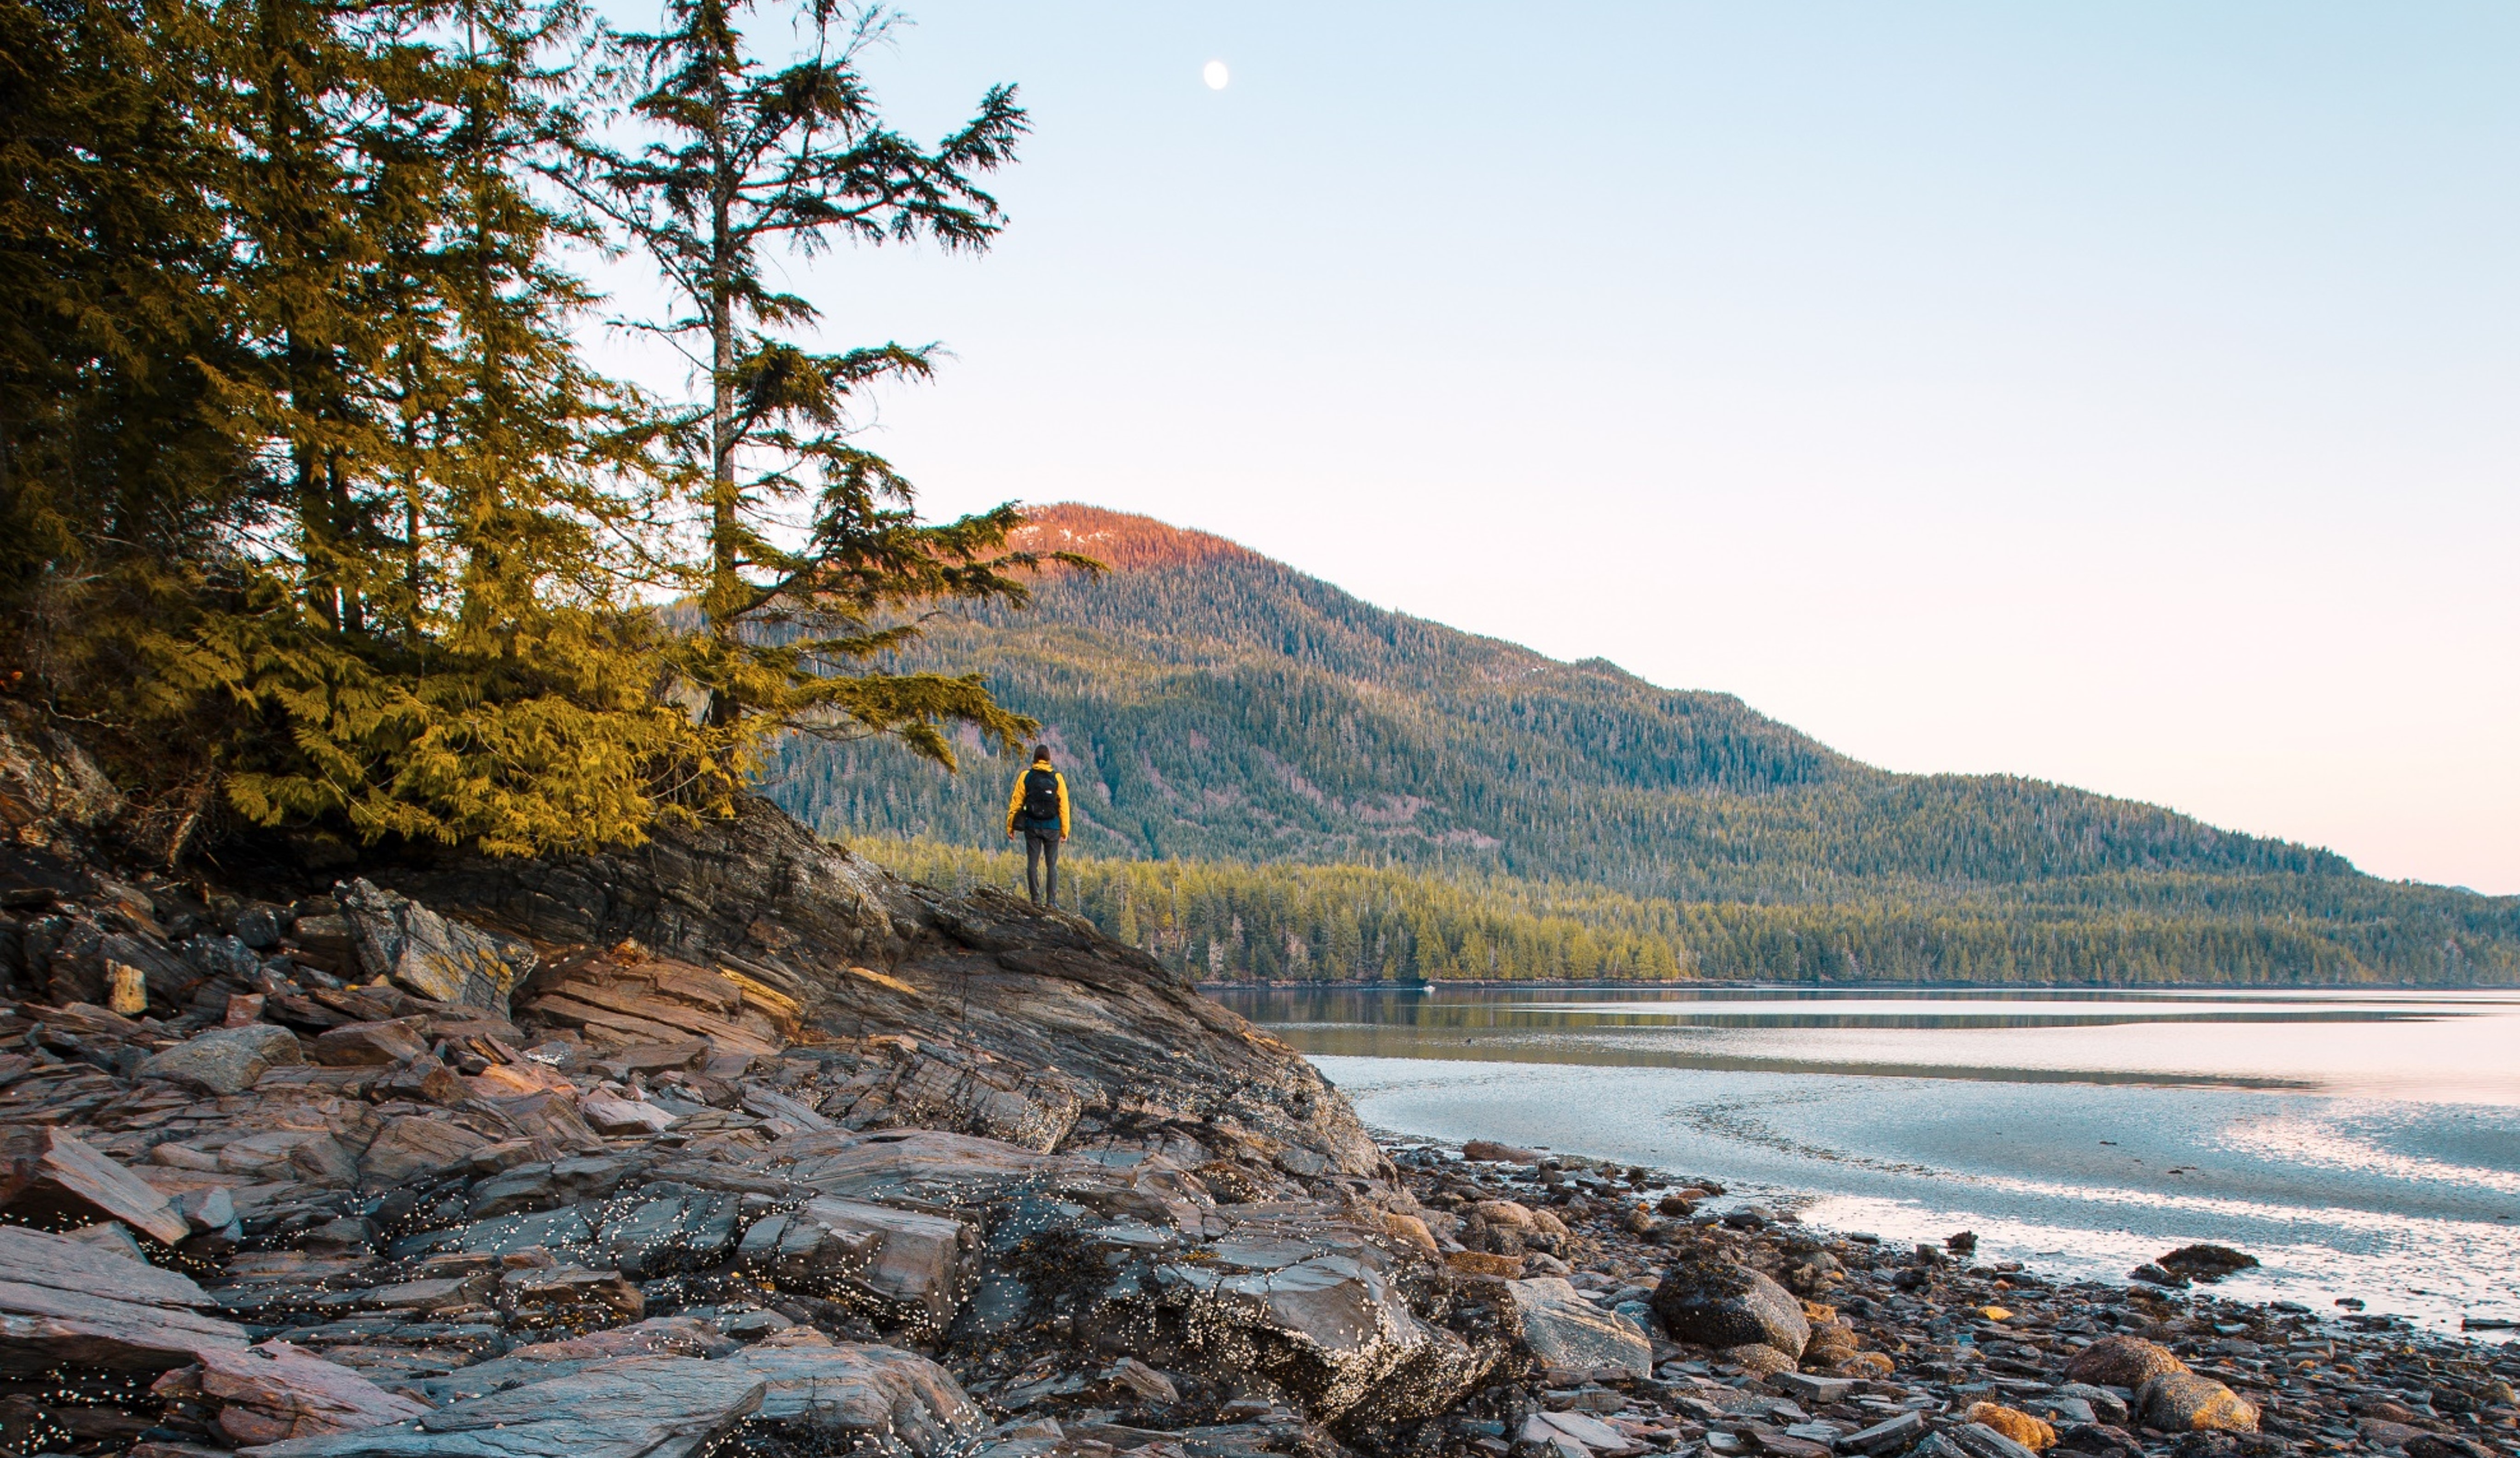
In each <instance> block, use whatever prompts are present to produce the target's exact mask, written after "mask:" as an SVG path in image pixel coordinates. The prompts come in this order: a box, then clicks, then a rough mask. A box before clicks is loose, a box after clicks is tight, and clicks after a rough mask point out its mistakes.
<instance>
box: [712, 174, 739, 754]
mask: <svg viewBox="0 0 2520 1458" xmlns="http://www.w3.org/2000/svg"><path fill="white" fill-rule="evenodd" d="M719 165H720V168H721V172H720V175H719V177H718V179H717V183H718V188H717V199H716V208H715V211H714V213H713V215H712V217H711V219H710V222H711V225H712V231H711V233H710V237H709V277H708V289H709V300H708V323H709V590H708V597H707V599H706V602H705V604H704V608H703V612H704V615H705V617H706V618H707V620H708V630H709V631H710V632H711V633H714V634H716V635H717V637H718V639H719V641H722V642H727V643H732V642H733V641H735V637H736V634H737V632H738V631H739V630H740V628H741V627H742V623H741V620H740V614H741V613H742V592H743V582H742V575H741V574H742V565H743V564H742V557H741V555H740V552H739V550H738V548H739V539H740V536H741V532H742V511H741V509H740V508H741V506H742V503H741V501H740V499H739V498H738V496H737V493H736V488H735V447H736V441H735V286H734V281H733V280H732V279H731V278H730V277H729V276H730V274H731V273H732V271H733V267H734V260H733V259H731V258H730V257H729V256H728V249H729V247H730V240H729V237H728V234H729V230H730V228H731V226H732V219H731V217H730V211H731V209H732V207H733V203H734V199H733V196H732V184H733V179H731V178H728V177H726V176H725V175H724V171H723V169H724V167H725V166H726V163H725V162H724V160H723V159H721V161H720V163H719ZM741 716H742V704H741V703H739V702H738V701H737V699H736V696H735V694H734V693H733V692H732V691H731V690H730V689H729V688H728V687H727V686H726V685H723V684H718V685H711V686H710V688H709V706H708V717H709V724H710V725H711V726H712V727H713V728H717V729H730V728H733V727H734V725H735V722H736V720H737V719H738V718H739V717H741Z"/></svg>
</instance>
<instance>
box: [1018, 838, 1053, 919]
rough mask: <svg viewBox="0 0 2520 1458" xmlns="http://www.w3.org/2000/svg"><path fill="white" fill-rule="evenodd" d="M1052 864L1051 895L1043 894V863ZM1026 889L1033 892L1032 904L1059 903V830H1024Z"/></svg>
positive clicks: (1047, 904)
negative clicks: (1044, 895) (1045, 896)
mask: <svg viewBox="0 0 2520 1458" xmlns="http://www.w3.org/2000/svg"><path fill="white" fill-rule="evenodd" d="M1043 862H1049V865H1050V895H1049V896H1048V897H1047V898H1044V897H1043V895H1042V881H1041V872H1042V863H1043ZM1024 890H1026V891H1028V892H1030V893H1032V904H1033V905H1034V906H1057V905H1058V832H1057V831H1056V830H1052V831H1047V832H1045V831H1040V830H1027V831H1025V832H1024Z"/></svg>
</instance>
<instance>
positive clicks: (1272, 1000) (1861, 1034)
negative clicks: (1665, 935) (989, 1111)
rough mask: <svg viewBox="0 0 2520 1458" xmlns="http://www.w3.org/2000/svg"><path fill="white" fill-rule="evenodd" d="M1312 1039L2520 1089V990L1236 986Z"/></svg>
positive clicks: (1590, 1054) (2037, 1075)
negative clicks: (2519, 1061) (2517, 1052)
mask: <svg viewBox="0 0 2520 1458" xmlns="http://www.w3.org/2000/svg"><path fill="white" fill-rule="evenodd" d="M1218 995H1219V996H1220V997H1221V998H1222V999H1223V1000H1225V1001H1226V1002H1227V1003H1228V1004H1229V1005H1231V1006H1233V1007H1235V1008H1236V1009H1237V1010H1238V1011H1240V1012H1241V1013H1243V1015H1244V1016H1246V1017H1249V1018H1250V1019H1252V1021H1254V1022H1256V1023H1259V1024H1261V1025H1262V1026H1264V1027H1267V1028H1268V1029H1269V1030H1270V1031H1271V1032H1273V1033H1275V1034H1276V1035H1277V1036H1278V1037H1280V1038H1283V1039H1284V1040H1285V1041H1286V1042H1287V1043H1289V1044H1290V1045H1292V1046H1294V1047H1295V1048H1296V1049H1298V1050H1299V1051H1302V1052H1305V1053H1310V1054H1316V1055H1326V1056H1350V1057H1397V1058H1431V1059H1444V1060H1455V1061H1460V1060H1470V1061H1503V1062H1516V1063H1549V1064H1575V1065H1584V1064H1591V1065H1598V1066H1603V1067H1620V1068H1651V1067H1661V1068H1686V1069H1708V1070H1731V1071H1742V1072H1748V1071H1761V1072H1777V1073H1833V1074H1867V1075H1880V1076H1884V1077H1904V1078H1934V1079H1994V1080H2001V1081H2008V1082H2093V1083H2130V1084H2155V1085H2198V1084H2204V1085H2220V1086H2228V1087H2234V1088H2260V1089H2314V1088H2316V1089H2331V1090H2332V1089H2341V1088H2359V1089H2363V1090H2366V1091H2368V1090H2376V1089H2380V1088H2383V1087H2388V1088H2393V1089H2402V1088H2404V1087H2406V1086H2408V1085H2409V1084H2410V1083H2428V1084H2429V1085H2431V1086H2433V1087H2434V1088H2435V1089H2436V1090H2437V1091H2439V1092H2441V1093H2442V1096H2447V1097H2455V1098H2468V1099H2477V1098H2482V1099H2485V1100H2488V1101H2496V1102H2500V1101H2505V1100H2507V1099H2512V1098H2520V1067H2515V1060H2514V1059H2513V1058H2512V1057H2511V1056H2510V1051H2509V1050H2510V1049H2511V1048H2513V1047H2514V1046H2520V1039H2514V1038H2513V1037H2512V1036H2513V1035H2514V1034H2515V1033H2520V1026H2515V1022H2516V1021H2520V994H2514V993H2511V992H2505V991H2479V992H2453V993H2446V994H2444V993H2422V994H2413V993H2394V992H2364V991H2344V992H2337V991H2310V992H2300V991H2289V990H2286V991H2260V990H2214V991H2205V992H2189V991H2169V992H2093V991H2091V990H2088V989H2072V990H2055V991H2047V990H1989V991H1957V992H1955V991H1949V990H1940V989H1935V990H1914V989H1806V988H1671V989H1643V990H1640V989H1634V988H1615V989H1573V990H1570V989H1563V988H1549V989H1511V988H1439V989H1435V990H1432V991H1421V990H1417V989H1360V988H1268V989H1238V990H1231V991H1226V992H1223V993H1220V994H1218Z"/></svg>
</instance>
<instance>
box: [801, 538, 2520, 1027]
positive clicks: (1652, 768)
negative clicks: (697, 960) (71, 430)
mask: <svg viewBox="0 0 2520 1458" xmlns="http://www.w3.org/2000/svg"><path fill="white" fill-rule="evenodd" d="M1015 540H1016V541H1017V542H1018V543H1019V544H1021V545H1024V546H1027V547H1030V548H1033V549H1035V550H1040V551H1055V550H1066V551H1074V552H1084V553H1088V554H1091V555H1093V556H1095V557H1097V558H1099V559H1101V560H1103V561H1105V562H1107V563H1108V564H1109V565H1110V567H1111V569H1112V570H1111V571H1109V572H1108V573H1106V574H1104V575H1102V577H1100V578H1088V577H1084V576H1080V575H1076V574H1072V573H1067V572H1056V573H1054V574H1052V575H1050V576H1049V577H1047V578H1046V579H1045V580H1043V581H1041V582H1040V583H1039V584H1038V586H1037V588H1036V591H1035V593H1034V596H1033V600H1032V605H1031V607H1030V609H1029V610H1028V611H1025V612H1023V613H1020V614H1017V613H1012V612H1008V611H1003V610H999V609H994V608H983V609H981V610H978V611H975V612H972V613H970V614H968V615H967V616H965V617H963V618H961V619H959V620H955V621H948V622H940V623H938V624H935V625H931V627H930V629H929V632H928V635H927V638H926V640H925V641H924V644H923V645H922V647H921V648H920V649H918V650H917V653H916V654H913V655H910V656H907V657H906V658H905V659H904V660H903V661H904V662H905V663H906V664H910V665H918V664H921V663H923V662H926V661H929V660H928V659H927V658H925V657H923V656H921V655H928V654H932V655H935V659H934V661H937V662H944V661H949V660H950V661H951V662H953V663H955V664H958V665H964V666H967V667H970V668H975V669H978V670H980V671H982V672H983V673H985V675H986V677H987V680H988V683H989V684H990V685H991V687H992V689H993V690H994V691H995V692H996V694H997V695H998V697H999V698H1000V699H1001V700H1002V701H1003V702H1005V703H1006V704H1007V705H1008V706H1009V707H1010V708H1012V709H1016V710H1019V711H1021V712H1023V713H1026V714H1029V715H1032V716H1035V717H1037V718H1039V719H1040V720H1041V721H1042V722H1043V724H1044V725H1045V726H1046V728H1045V730H1044V734H1045V737H1046V738H1047V740H1048V742H1049V743H1051V744H1052V746H1053V747H1054V748H1055V749H1056V750H1057V753H1058V755H1059V757H1060V764H1061V767H1062V768H1063V770H1064V771H1065V773H1067V775H1068V778H1069V784H1070V788H1071V791H1072V793H1073V797H1074V800H1075V805H1076V812H1077V835H1076V841H1075V845H1074V851H1075V852H1076V853H1080V854H1081V855H1082V856H1083V857H1090V858H1093V863H1092V865H1091V866H1090V867H1087V868H1085V869H1084V873H1083V876H1082V881H1081V884H1082V885H1083V887H1084V888H1085V891H1086V896H1087V901H1086V909H1087V911H1088V914H1090V915H1092V916H1093V917H1095V919H1096V920H1097V921H1098V923H1100V924H1101V925H1102V926H1103V927H1104V928H1105V929H1106V930H1109V931H1112V932H1113V933H1114V934H1115V935H1121V936H1123V937H1125V938H1126V939H1127V940H1130V941H1133V942H1140V943H1142V944H1146V945H1149V946H1150V947H1152V948H1153V950H1156V951H1157V952H1158V954H1160V955H1163V956H1165V957H1166V958H1167V959H1168V960H1171V961H1175V962H1177V963H1180V964H1183V965H1193V966H1198V967H1205V968H1207V969H1209V970H1211V971H1213V972H1215V973H1216V974H1217V975H1223V976H1252V977H1283V976H1303V977H1343V978H1353V977H1366V978H1374V977H1383V976H1395V977H1412V976H1421V975H1423V976H1499V977H1517V976H1519V977H1529V976H1548V977H1556V976H1568V977H1596V976H1599V977H1624V976H1649V977H1650V976H1670V975H1696V976H1762V977H1771V976H1772V977H1787V978H1818V977H1828V978H1840V977H1866V978H1874V977H1877V978H1896V979H1919V978H1922V979H1954V980H1961V981H1978V980H1984V981H1999V980H2002V981H2012V980H2030V981H2040V980H2054V981H2075V982H2082V981H2099V982H2161V981H2181V980H2186V981H2219V980H2243V981H2271V982H2325V981H2343V980H2354V979H2358V978H2366V977H2374V978H2381V979H2385V980H2390V981H2427V982H2430V981H2448V982H2466V981H2478V980H2500V979H2508V978H2511V977H2514V976H2515V975H2520V900H2515V899H2511V898H2487V897H2478V896H2472V895H2468V894H2466V893H2463V892H2458V891H2453V890H2447V889H2442V888H2434V887H2422V886H2410V885H2399V884H2393V883H2389V882H2383V881H2379V880H2377V879H2374V878H2372V877H2368V876H2364V875H2363V874H2361V873H2359V872H2357V871H2356V870H2355V869H2354V867H2353V866H2352V865H2351V864H2350V863H2348V862H2346V861H2345V860H2343V859H2342V858H2341V857H2338V856H2335V855H2332V854H2330V853H2327V852H2324V851H2318V850H2313V849H2310V848H2307V847H2303V846H2298V845H2292V844H2288V843H2285V842H2281V841H2273V840H2267V839H2262V838H2258V837H2252V836H2244V835H2234V834H2230V833H2228V832H2225V831H2221V830H2217V829H2215V828H2214V827H2212V826H2210V825H2206V824H2203V823H2201V822H2199V821H2197V820H2194V819H2192V818H2189V817H2184V816H2181V815H2177V814H2175V813H2173V812H2170V811H2167V810H2163V809H2160V808H2158V807H2154V806H2149V805H2141V804H2137V803H2134V802H2130V801H2125V800H2116V799H2110V798H2107V797H2103V796H2098V795H2092V794H2087V793H2084V792H2082V791H2078V790H2074V789H2070V788H2067V787H2064V786H2059V785H2052V784H2045V783H2040V782H2037V781H2032V780H2026V779H2020V778H2016V777H2011V776H2002V775H1903V774H1893V773H1885V772H1882V771H1878V770H1874V769H1871V768H1869V767H1868V766H1865V765H1862V764H1859V763H1857V762H1855V761H1853V760H1850V759H1847V758H1846V757H1844V756H1842V755H1839V754H1836V753H1833V752H1832V751H1830V750H1828V749H1827V748H1825V747H1824V746H1823V745H1821V744H1818V743H1816V742H1814V741H1813V740H1811V739H1810V738H1808V737H1807V736H1805V735H1802V734H1800V733H1798V732H1796V731H1794V730H1793V729H1789V728H1787V727H1785V726H1783V725H1779V724H1777V723H1776V722H1774V721H1772V720H1769V719H1766V718H1763V717H1761V716H1760V715H1758V714H1756V713H1754V712H1752V711H1751V710H1750V709H1749V708H1747V707H1746V706H1744V705H1743V704H1741V703H1740V702H1739V701H1738V700H1737V699H1733V698H1732V697H1729V696H1726V695H1722V694H1714V693H1694V692H1673V691H1669V690H1665V689H1661V688H1658V687H1655V686H1654V685H1649V684H1646V683H1644V682H1643V681H1642V680H1640V679H1637V678H1636V677H1634V676H1633V675H1630V674H1627V673H1624V672H1622V671H1621V670H1619V669H1617V668H1616V667H1614V666H1612V665H1609V664H1606V663H1600V662H1589V663H1577V664H1565V663H1558V662H1555V661H1553V660H1551V659H1548V658H1545V657H1543V656H1541V655H1539V654H1536V653H1532V652H1530V651H1528V650H1526V649H1523V648H1519V647H1516V646H1514V645H1512V644H1510V643H1505V642H1500V641H1494V640H1489V639H1482V638H1477V637H1473V636H1471V635H1468V634H1463V633H1460V632H1457V631H1454V630H1451V629H1447V628H1444V627H1442V626H1440V625H1437V624H1432V623H1427V622H1423V621H1420V620H1418V619H1414V618H1410V617H1407V616H1405V615H1403V614H1399V613H1393V612H1387V611H1384V610H1382V609H1379V608H1375V607H1373V606H1371V605H1369V604H1367V603H1364V602H1360V601H1358V600H1357V599H1355V598H1354V597H1351V596H1347V595H1346V594H1343V593H1341V592H1339V591H1338V590H1337V589H1335V588H1333V587H1331V586H1329V585H1328V584H1326V583H1322V582H1319V581H1317V580H1314V579H1311V578H1307V577H1305V576H1303V575H1302V574H1300V573H1297V572H1295V571H1293V570H1291V569H1289V568H1287V567H1284V566H1283V565H1281V564H1279V563H1276V562H1272V561H1269V560H1267V559H1265V558H1263V557H1260V556H1258V555H1257V554H1255V553H1252V552H1247V551H1245V550H1243V549H1241V548H1238V547H1236V546H1234V545H1233V544H1231V543H1226V542H1223V541H1220V540H1218V539H1216V538H1213V537H1207V536H1203V535H1200V534H1197V533H1189V532H1180V531H1176V530H1174V529H1172V528H1169V527H1166V526H1163V525H1161V524H1159V523H1154V522H1150V521H1147V520H1145V519H1144V518H1138V517H1126V516H1119V515H1115V514H1113V513H1109V512H1102V511H1098V510H1093V509H1091V508H1074V507H1059V508H1049V509H1046V510H1042V511H1038V512H1035V513H1034V514H1033V518H1032V523H1031V524H1030V525H1028V526H1026V527H1024V528H1022V529H1020V530H1019V532H1018V533H1017V535H1016V538H1015ZM966 768H967V773H964V774H962V775H959V776H948V775H944V774H941V773H935V772H934V771H932V770H931V769H929V768H927V767H925V766H922V765H917V764H914V763H913V762H911V761H910V760H909V758H908V757H907V756H905V755H903V754H902V753H900V752H899V751H898V750H896V749H893V748H891V747H890V746H887V745H884V744H881V743H877V742H868V743H858V744H845V745H834V744H829V743H807V742H804V741H797V740H790V741H787V742H784V743H782V744H781V745H779V746H777V747H775V748H774V750H773V751H772V759H771V764H770V769H769V774H768V783H769V785H770V788H771V791H772V793H773V794H774V796H775V797H776V798H778V799H780V800H781V801H782V803H784V804H786V805H787V807H788V808H789V809H790V810H792V811H794V812H796V813H797V814H798V815H800V816H801V817H804V818H805V819H806V820H807V821H808V822H809V823H812V824H814V825H816V826H817V827H818V828H820V829H822V830H823V831H824V832H825V833H827V834H832V835H837V836H842V837H845V838H849V839H851V840H852V841H853V842H854V843H856V844H859V845H861V846H863V847H866V848H868V849H870V850H871V851H872V852H873V853H875V854H877V855H879V856H882V857H886V858H889V859H897V860H904V861H905V863H909V864H914V865H916V866H918V867H919V868H920V869H921V871H922V873H927V872H934V873H936V874H939V875H945V876H948V877H949V878H959V877H967V876H977V875H981V874H983V873H988V874H995V873H996V872H995V871H992V870H987V869H986V868H987V867H988V866H990V865H992V864H994V862H985V861H982V860H977V859H967V858H966V857H964V856H963V855H961V854H960V853H952V852H949V851H947V850H945V849H944V848H945V847H950V846H964V847H996V846H999V845H1001V844H1002V843H1003V842H1002V839H1001V837H1002V835H1003V821H1004V817H1005V795H1006V778H1007V776H1009V775H1011V774H1012V771H1013V768H1014V767H1013V766H1012V764H1009V763H1004V762H1000V763H998V764H996V765H994V766H992V765H991V764H990V763H989V762H987V761H985V760H981V759H977V758H969V759H967V765H966ZM992 771H994V773H992ZM971 854H972V855H973V856H976V855H977V853H976V852H975V853H971ZM1186 885H1195V886H1197V887H1200V888H1205V889H1204V890H1202V891H1201V892H1200V893H1199V894H1198V895H1196V896H1191V895H1189V894H1188V893H1186V892H1184V891H1182V890H1181V888H1182V887H1183V886H1186ZM1114 897H1117V898H1118V900H1116V901H1114V900H1113V898H1114ZM1237 928H1238V929H1237ZM1150 939H1151V940H1150ZM1465 949H1466V950H1465Z"/></svg>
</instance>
